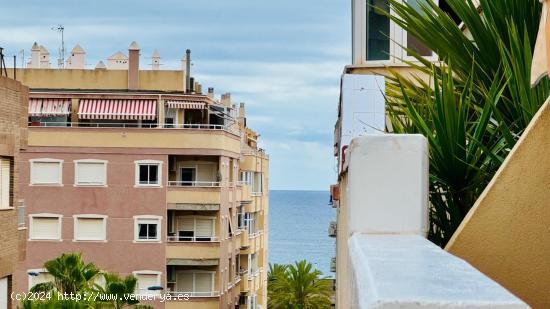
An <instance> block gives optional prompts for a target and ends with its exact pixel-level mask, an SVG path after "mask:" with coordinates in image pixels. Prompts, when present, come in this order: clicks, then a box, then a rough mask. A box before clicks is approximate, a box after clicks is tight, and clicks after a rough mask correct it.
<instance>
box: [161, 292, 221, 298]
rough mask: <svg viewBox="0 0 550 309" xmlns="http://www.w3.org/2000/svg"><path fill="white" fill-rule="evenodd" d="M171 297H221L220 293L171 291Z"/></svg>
mask: <svg viewBox="0 0 550 309" xmlns="http://www.w3.org/2000/svg"><path fill="white" fill-rule="evenodd" d="M169 294H170V295H171V296H188V297H218V296H220V292H219V291H210V292H181V291H170V292H169Z"/></svg>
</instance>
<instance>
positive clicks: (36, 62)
mask: <svg viewBox="0 0 550 309" xmlns="http://www.w3.org/2000/svg"><path fill="white" fill-rule="evenodd" d="M28 67H29V68H32V69H38V68H40V46H38V43H36V42H34V44H32V48H31V61H30V62H29V64H28Z"/></svg>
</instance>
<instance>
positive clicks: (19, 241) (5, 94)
mask: <svg viewBox="0 0 550 309" xmlns="http://www.w3.org/2000/svg"><path fill="white" fill-rule="evenodd" d="M27 102H28V88H27V87H25V86H23V85H22V84H21V83H19V82H17V81H15V80H13V79H11V78H8V77H6V76H2V75H1V74H0V109H1V110H2V112H1V113H0V231H1V232H0V244H2V245H1V248H0V309H7V308H11V307H13V306H14V304H13V302H12V301H11V298H10V294H11V292H12V291H13V287H14V279H15V277H14V274H15V269H16V265H17V263H18V261H19V260H20V259H23V258H24V256H25V251H24V241H25V233H24V232H25V225H24V222H23V221H21V219H22V218H24V217H23V211H24V202H23V201H22V197H21V192H20V190H19V186H18V185H17V183H18V181H19V175H20V169H21V164H20V162H21V155H20V152H21V150H22V149H25V147H26V145H27V120H26V118H27V116H26V115H27V104H28V103H27Z"/></svg>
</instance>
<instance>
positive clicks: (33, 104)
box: [29, 99, 71, 117]
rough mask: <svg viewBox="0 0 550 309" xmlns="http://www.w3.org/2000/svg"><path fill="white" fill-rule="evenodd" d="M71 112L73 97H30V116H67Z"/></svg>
mask: <svg viewBox="0 0 550 309" xmlns="http://www.w3.org/2000/svg"><path fill="white" fill-rule="evenodd" d="M70 113H71V99H30V100H29V116H34V117H51V116H66V115H69V114H70Z"/></svg>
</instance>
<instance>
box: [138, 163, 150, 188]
mask: <svg viewBox="0 0 550 309" xmlns="http://www.w3.org/2000/svg"><path fill="white" fill-rule="evenodd" d="M148 167H149V166H148V165H140V166H139V183H140V184H147V183H149V168H148Z"/></svg>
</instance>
